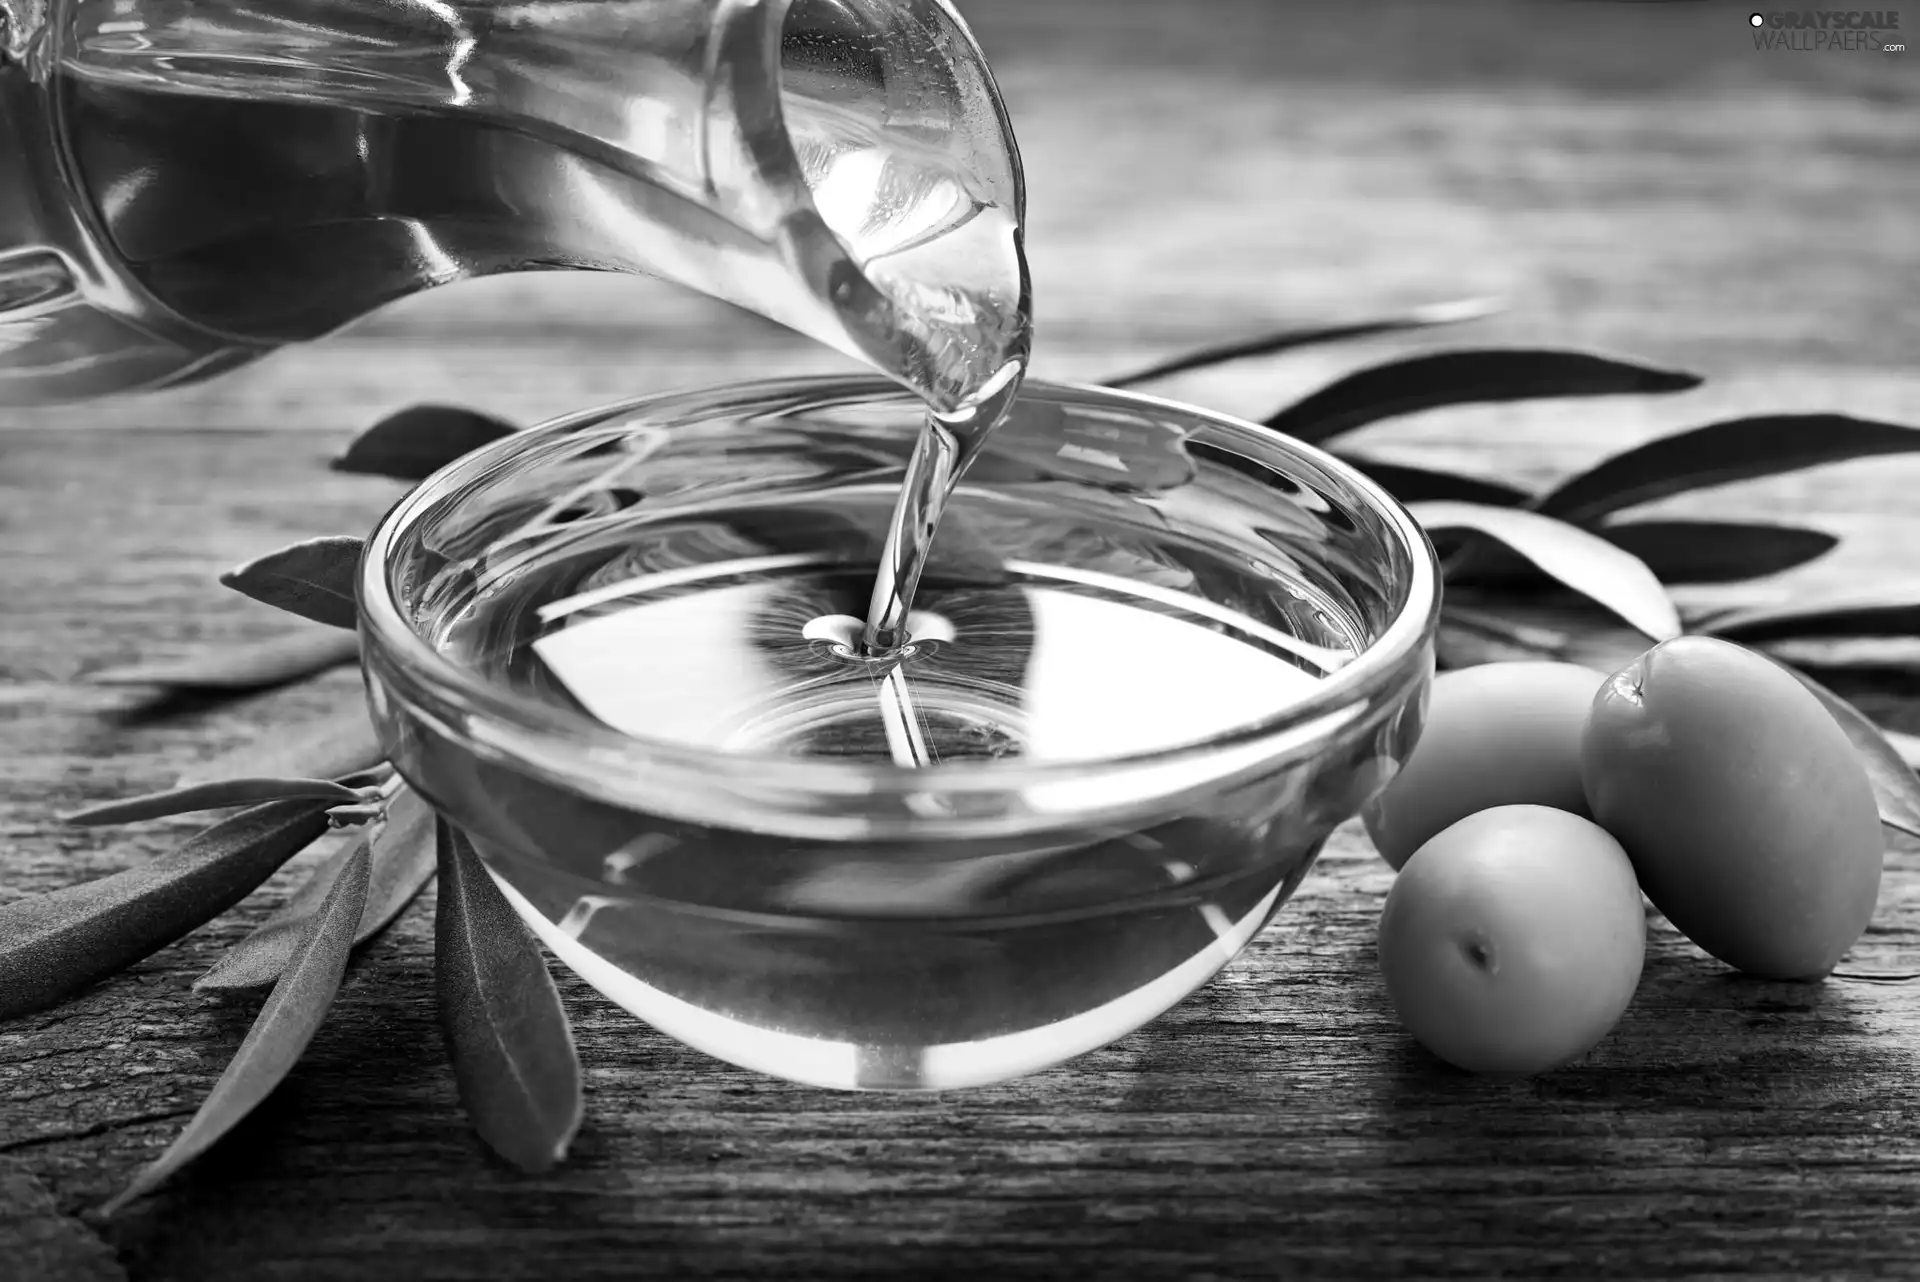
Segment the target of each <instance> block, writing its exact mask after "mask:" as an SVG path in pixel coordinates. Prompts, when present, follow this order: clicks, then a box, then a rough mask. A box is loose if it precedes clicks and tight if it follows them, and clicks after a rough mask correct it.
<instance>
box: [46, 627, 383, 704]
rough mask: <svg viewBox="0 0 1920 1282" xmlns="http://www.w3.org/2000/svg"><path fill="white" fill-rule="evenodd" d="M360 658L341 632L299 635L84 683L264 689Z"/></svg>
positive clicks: (138, 666)
mask: <svg viewBox="0 0 1920 1282" xmlns="http://www.w3.org/2000/svg"><path fill="white" fill-rule="evenodd" d="M359 660H360V638H359V637H357V636H343V635H342V634H341V633H340V631H339V630H338V629H336V628H313V629H306V628H303V629H301V630H300V631H298V632H288V633H285V634H284V635H281V636H277V637H271V638H269V639H267V640H264V641H249V642H246V643H244V644H240V645H228V646H219V647H216V648H213V649H208V650H202V651H200V652H198V653H196V654H191V655H188V656H186V657H185V658H182V659H172V660H162V661H159V662H152V663H129V664H122V665H118V666H115V667H110V668H100V669H98V670H96V671H94V672H90V673H88V674H86V676H85V678H84V680H86V681H87V682H88V683H90V684H92V685H103V686H157V687H160V688H162V689H168V690H195V691H200V690H209V691H210V690H223V691H246V690H264V689H267V688H269V687H271V686H278V685H286V684H287V683H289V682H293V681H299V680H301V679H302V678H304V677H310V676H313V675H315V674H317V673H321V672H325V671H327V670H328V669H330V668H338V667H343V666H345V665H346V664H349V663H357V662H359Z"/></svg>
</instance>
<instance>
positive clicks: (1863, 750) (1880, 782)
mask: <svg viewBox="0 0 1920 1282" xmlns="http://www.w3.org/2000/svg"><path fill="white" fill-rule="evenodd" d="M1768 657H1769V658H1771V657H1772V656H1768ZM1773 662H1775V663H1779V664H1780V667H1781V668H1783V669H1785V670H1786V671H1787V672H1790V673H1792V674H1793V676H1794V679H1795V680H1797V681H1799V682H1800V684H1801V685H1803V686H1805V687H1806V688H1807V689H1808V690H1810V691H1812V692H1813V694H1814V697H1815V698H1817V699H1819V700H1820V702H1821V703H1823V704H1825V705H1826V706H1827V711H1828V712H1830V713H1832V714H1833V719H1834V720H1835V721H1838V722H1839V723H1840V728H1841V729H1842V730H1844V731H1846V734H1847V738H1848V739H1850V740H1852V741H1853V747H1854V750H1855V751H1856V752H1857V753H1858V754H1859V756H1860V764H1861V765H1862V766H1864V767H1866V771H1867V780H1868V782H1870V783H1871V784H1872V785H1873V795H1874V799H1875V801H1877V802H1878V803H1879V806H1880V822H1881V823H1883V824H1885V825H1886V826H1887V827H1889V828H1893V829H1896V830H1898V831H1900V832H1904V833H1906V834H1907V835H1908V836H1910V837H1920V779H1916V778H1915V777H1914V773H1913V767H1911V766H1910V765H1908V764H1907V762H1906V761H1905V760H1904V759H1903V758H1902V757H1901V755H1900V753H1899V751H1898V750H1897V749H1896V748H1895V747H1894V746H1893V745H1892V744H1891V743H1889V742H1887V736H1886V734H1885V733H1884V732H1883V731H1882V730H1881V729H1880V727H1879V726H1877V725H1875V724H1874V723H1873V722H1872V721H1870V720H1868V719H1867V716H1866V714H1865V713H1863V712H1861V711H1860V710H1859V709H1858V708H1856V707H1854V706H1853V705H1852V704H1851V703H1848V702H1847V701H1846V700H1845V699H1842V698H1841V697H1840V696H1839V695H1837V694H1835V693H1834V692H1833V691H1831V690H1829V689H1827V688H1826V687H1825V686H1823V685H1821V684H1820V683H1819V682H1818V681H1815V680H1814V679H1813V678H1812V677H1810V676H1808V675H1807V674H1806V673H1804V672H1802V671H1800V670H1799V669H1798V668H1795V667H1793V666H1792V665H1791V664H1786V663H1780V661H1779V660H1778V659H1774V660H1773Z"/></svg>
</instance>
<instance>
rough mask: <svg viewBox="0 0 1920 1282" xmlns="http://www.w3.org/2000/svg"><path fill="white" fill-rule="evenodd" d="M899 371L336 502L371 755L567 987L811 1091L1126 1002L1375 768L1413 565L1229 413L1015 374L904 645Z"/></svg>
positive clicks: (1278, 894)
mask: <svg viewBox="0 0 1920 1282" xmlns="http://www.w3.org/2000/svg"><path fill="white" fill-rule="evenodd" d="M918 426H919V409H918V406H917V404H916V403H915V402H913V401H912V400H911V399H910V398H908V397H907V396H906V395H904V394H903V393H901V392H900V391H899V390H898V389H896V388H894V387H892V386H891V385H890V384H886V383H884V382H882V381H880V380H877V379H802V380H790V381H785V382H778V383H762V384H750V385H745V386H738V387H730V388H723V389H718V390H715V391H712V392H707V393H698V394H683V395H675V396H668V397H657V398H653V399H650V400H645V401H636V402H632V403H628V404H625V405H620V406H615V407H612V408H610V409H604V410H596V411H592V412H589V413H585V414H580V415H575V416H572V417H570V418H567V419H563V420H560V421H558V422H555V423H552V424H548V425H546V426H544V427H541V428H536V429H533V430H532V431H529V432H525V433H520V434H517V435H515V436H513V437H509V438H507V439H505V440H502V441H499V442H496V443H495V444H493V445H491V446H489V447H487V448H485V449H483V450H481V451H479V452H478V453H476V454H474V455H471V456H469V457H467V458H465V459H463V460H461V461H460V462H458V463H456V464H454V465H453V466H452V467H450V468H448V469H446V470H445V471H443V472H441V473H439V474H438V475H436V476H435V477H433V478H431V479H430V480H428V481H427V482H426V483H425V484H423V485H422V486H421V487H420V488H419V489H418V490H416V491H415V492H414V493H413V494H412V495H410V496H409V497H408V498H407V499H406V500H404V501H403V502H402V503H401V504H399V505H398V506H397V507H396V508H395V509H394V510H393V512H392V513H390V514H389V515H388V517H387V518H386V520H385V521H384V522H383V523H382V525H381V527H380V529H379V530H378V531H377V532H376V533H375V535H374V537H373V539H372V540H371V541H370V542H369V545H368V553H367V557H366V559H365V563H364V564H363V567H362V582H361V584H360V596H361V610H362V629H363V633H364V636H365V639H366V647H365V652H366V667H367V679H368V690H369V697H370V701H371V705H372V708H373V712H374V717H375V720H376V722H377V724H378V725H379V726H380V729H381V733H382V736H383V739H384V740H385V742H386V744H387V746H388V748H389V750H390V753H391V756H392V759H393V761H394V763H395V765H396V766H397V767H398V769H399V770H400V772H401V773H402V774H403V775H405V776H406V778H407V779H408V780H409V781H410V782H411V783H413V784H414V785H415V786H416V787H418V788H419V790H420V791H421V792H422V793H423V794H424V795H426V796H427V797H428V798H429V799H431V800H432V801H433V802H434V804H435V805H436V806H438V807H440V808H441V809H442V810H443V811H444V812H445V813H446V814H447V815H448V816H449V817H450V818H451V819H453V820H454V821H455V822H456V823H458V824H460V825H462V826H463V827H464V828H466V829H467V830H468V832H469V833H470V834H471V836H472V837H473V840H474V844H475V846H476V848H477V849H478V850H479V851H480V853H481V855H482V856H483V858H484V859H485V860H486V862H487V865H488V867H489V869H490V870H491V871H492V873H493V874H494V876H495V877H496V879H497V880H498V881H499V882H500V883H501V884H502V886H503V888H504V889H505V890H506V892H507V894H508V897H509V899H510V901H511V902H512V903H513V904H514V906H515V908H516V909H517V910H518V911H519V912H520V913H521V915H522V916H523V917H524V918H525V919H526V920H527V921H528V923H529V924H530V925H531V926H532V927H533V929H534V930H535V931H536V932H537V933H539V935H540V936H541V938H542V939H543V940H544V941H545V942H546V943H547V944H548V946H549V947H550V948H552V950H553V951H554V952H555V953H556V954H557V955H558V956H559V957H560V958H561V959H562V960H564V961H565V962H566V963H567V964H568V965H569V966H571V967H573V968H574V969H575V970H576V971H577V972H578V973H579V974H580V975H581V976H582V977H584V978H585V979H586V980H588V981H589V982H590V983H592V984H593V985H594V986H595V987H597V988H599V989H600V990H601V991H602V992H603V993H605V994H606V995H607V996H608V997H609V998H611V999H612V1000H614V1001H616V1002H618V1003H619V1004H620V1005H622V1006H624V1007H626V1008H627V1009H628V1010H630V1011H632V1012H633V1013H635V1014H636V1015H639V1016H640V1017H641V1018H643V1019H645V1020H647V1021H648V1022H650V1023H652V1024H654V1025H655V1026H656V1027H658V1028H660V1029H662V1030H663V1031H665V1032H667V1033H669V1034H671V1035H673V1036H675V1037H677V1038H679V1039H681V1040H682V1041H684V1042H686V1043H688V1044H689V1045H692V1046H695V1047H698V1048H700V1049H702V1050H705V1051H707V1052H709V1053H711V1054H714V1055H716V1056H719V1057H721V1058H723V1059H726V1060H729V1061H732V1062H734V1063H737V1064H741V1065H744V1066H746V1067H748V1068H752V1069H756V1070H760V1071H763V1072H767V1073H770V1074H774V1075H777V1076H781V1077H785V1078H789V1079H793V1080H797V1081H802V1082H807V1083H812V1084H817V1085H823V1086H832V1087H842V1088H867V1089H936V1088H945V1087H957V1086H968V1085H978V1084H983V1083H987V1082H993V1081H999V1080H1002V1079H1005V1078H1008V1077H1013V1076H1017V1075H1019V1074H1022V1073H1027V1072H1032V1071H1034V1070H1037V1069H1041V1068H1045V1067H1048V1066H1050V1065H1053V1064H1056V1063H1059V1062H1061V1061H1063V1060H1065V1059H1068V1058H1071V1057H1072V1056H1075V1055H1078V1054H1081V1053H1083V1052H1085V1051H1088V1050H1091V1049H1094V1048H1096V1047H1098V1046H1102V1045H1104V1044H1106V1043H1108V1042H1111V1041H1113V1040H1114V1039H1116V1038H1118V1037H1121V1036H1123V1035H1124V1034H1126V1033H1128V1032H1131V1031H1132V1030H1134V1029H1135V1028H1138V1027H1139V1026H1140V1025H1142V1024H1144V1023H1146V1022H1147V1021H1148V1020H1150V1019H1152V1018H1154V1017H1155V1016H1156V1015H1158V1014H1160V1013H1161V1012H1162V1011H1164V1010H1166V1009H1167V1008H1168V1007H1170V1006H1172V1005H1173V1004H1174V1003H1176V1002H1178V1001H1179V1000H1180V999H1181V998H1182V997H1184V996H1186V995H1187V994H1188V993H1190V992H1192V991H1193V990H1194V989H1195V988H1197V987H1199V986H1200V985H1201V984H1203V983H1205V982H1206V980H1207V979H1208V978H1209V977H1211V976H1212V975H1213V974H1214V973H1215V972H1216V971H1217V970H1219V968H1220V967H1221V966H1223V965H1225V964H1226V963H1227V962H1229V961H1230V960H1232V958H1233V957H1234V956H1235V955H1236V954H1237V953H1238V952H1239V951H1240V949H1241V948H1243V947H1244V946H1245V945H1246V944H1247V942H1248V941H1249V940H1250V939H1252V938H1253V937H1254V935H1256V934H1257V933H1258V932H1259V931H1260V930H1261V928H1262V927H1263V926H1265V925H1266V924H1267V922H1269V921H1270V920H1271V919H1272V918H1273V916H1274V914H1275V913H1276V912H1277V911H1278V909H1279V908H1280V906H1281V905H1282V904H1283V903H1284V902H1285V901H1286V898H1287V897H1288V895H1290V894H1291V893H1292V892H1293V890H1294V889H1295V887H1297V886H1298V885H1299V883H1300V880H1301V878H1302V877H1304V876H1305V875H1306V873H1307V871H1308V869H1309V868H1310V867H1311V866H1312V863H1313V860H1314V857H1315V856H1316V855H1317V854H1318V852H1319V850H1320V847H1321V845H1322V843H1323V842H1324V841H1325V839H1326V837H1327V834H1328V833H1329V832H1330V831H1331V830H1332V829H1333V828H1334V827H1335V826H1336V825H1338V824H1339V823H1341V822H1342V821H1344V820H1346V819H1348V818H1349V817H1351V816H1352V815H1353V814H1354V813H1355V812H1356V811H1357V810H1358V808H1359V807H1360V806H1361V805H1362V804H1363V803H1364V802H1365V801H1366V800H1367V799H1368V798H1369V797H1370V796H1371V795H1372V794H1373V792H1374V791H1376V790H1377V789H1378V788H1379V787H1380V786H1381V785H1382V784H1383V783H1384V782H1385V780H1386V779H1387V778H1388V777H1389V776H1390V775H1391V773H1392V771H1393V770H1394V769H1396V768H1397V766H1398V763H1399V762H1400V761H1401V760H1403V759H1404V758H1405V756H1406V755H1407V753H1408V752H1409V751H1410V750H1411V747H1412V744H1413V741H1414V739H1415V738H1416V736H1417V735H1418V731H1419V724H1420V717H1421V710H1422V707H1423V704H1424V697H1425V692H1426V689H1427V686H1428V684H1429V682H1430V680H1431V676H1432V667H1433V662H1432V635H1433V626H1434V619H1435V613H1436V609H1437V605H1438V587H1437V584H1438V573H1437V567H1436V566H1435V564H1434V561H1433V555H1432V551H1431V549H1430V547H1429V546H1428V544H1427V542H1426V540H1425V538H1424V536H1423V535H1422V534H1421V532H1420V530H1419V528H1418V526H1417V525H1415V523H1414V522H1413V521H1412V519H1411V518H1410V517H1409V516H1408V515H1407V514H1406V512H1405V511H1404V510H1403V509H1401V508H1400V507H1399V506H1398V505H1397V504H1395V503H1394V502H1393V501H1392V500H1391V499H1390V498H1388V497H1387V496H1386V495H1385V493H1384V492H1383V491H1381V490H1379V489H1378V488H1377V487H1376V486H1374V485H1372V484H1371V483H1370V482H1368V481H1366V480H1365V479H1364V478H1361V477H1360V476H1358V475H1357V474H1355V473H1354V472H1352V471H1351V470H1350V469H1348V468H1345V467H1343V466H1342V465H1340V464H1339V463H1337V462H1335V461H1334V460H1332V459H1330V458H1328V457H1327V456H1325V455H1323V454H1321V453H1319V452H1318V451H1315V450H1312V449H1310V448H1307V447H1305V446H1302V445H1300V444H1298V443H1296V442H1293V441H1291V440H1288V439H1287V438H1284V437H1282V436H1279V435H1278V434H1276V433H1273V432H1271V431H1268V430H1266V429H1263V428H1259V427H1256V426H1253V425H1251V424H1246V423H1241V422H1237V421H1235V420H1231V419H1225V418H1221V417H1218V416H1215V415H1211V414H1207V413H1204V412H1201V411H1198V410H1193V409H1189V408H1186V407H1183V406H1178V405H1174V404H1171V403H1169V402H1163V401H1158V400H1154V399H1151V398H1147V397H1139V396H1133V395H1127V394H1121V393H1115V392H1109V391H1103V390H1096V389H1090V388H1074V387H1063V386H1053V385H1047V384H1039V383H1036V384H1031V385H1030V386H1029V388H1028V390H1027V391H1026V392H1025V393H1024V396H1023V399H1022V401H1021V403H1020V405H1019V406H1017V407H1016V409H1015V412H1014V415H1013V417H1012V419H1011V420H1010V421H1009V422H1008V424H1007V425H1006V426H1005V427H1004V428H1003V429H1002V430H1001V433H1000V434H999V439H998V440H996V441H995V442H994V443H993V444H992V445H991V446H990V447H989V452H988V453H987V455H986V456H984V457H983V458H982V459H981V460H980V463H979V464H978V465H977V466H976V467H975V469H974V470H973V471H972V472H970V473H969V476H968V479H967V481H966V483H965V484H964V485H963V486H962V487H961V489H960V491H959V492H958V493H957V494H956V495H955V497H954V499H953V501H952V503H951V504H950V506H949V510H948V515H947V518H946V521H945V523H944V524H943V526H942V531H941V535H940V539H939V540H938V542H937V544H936V555H935V558H934V561H933V564H932V565H931V567H930V568H929V570H928V572H927V575H926V578H925V579H924V580H923V583H922V589H921V592H920V595H919V597H918V598H917V601H918V605H919V614H918V615H917V620H918V621H917V622H916V623H915V624H914V625H913V627H912V628H911V629H910V630H911V631H912V632H913V636H914V639H913V642H912V644H911V645H910V647H909V649H908V651H907V652H906V653H905V657H903V658H899V659H896V660H891V661H886V662H874V661H872V660H870V659H868V658H866V657H864V656H862V655H860V654H859V653H858V652H857V650H856V649H852V648H849V647H848V646H845V645H843V644H839V643H837V642H836V641H835V637H836V636H837V635H838V634H837V633H836V632H835V628H836V627H839V626H841V625H840V624H839V623H836V622H835V621H836V620H844V619H845V618H846V617H847V616H849V615H858V614H859V613H860V612H861V611H862V610H863V608H864V604H865V602H864V589H865V586H866V585H867V583H868V582H870V577H871V571H872V567H873V565H874V564H875V562H876V559H877V556H878V551H879V541H880V538H881V537H882V532H883V531H884V527H885V521H886V516H887V508H888V504H889V502H890V499H891V495H892V492H893V488H894V486H895V485H896V484H897V482H898V479H899V476H900V473H901V469H902V467H903V466H904V463H905V459H906V454H907V451H908V448H909V447H910V445H911V442H912V439H913V434H914V433H915V431H916V430H917V429H918Z"/></svg>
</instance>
